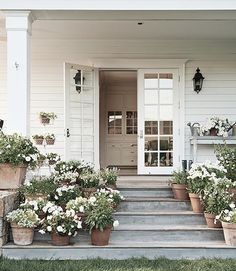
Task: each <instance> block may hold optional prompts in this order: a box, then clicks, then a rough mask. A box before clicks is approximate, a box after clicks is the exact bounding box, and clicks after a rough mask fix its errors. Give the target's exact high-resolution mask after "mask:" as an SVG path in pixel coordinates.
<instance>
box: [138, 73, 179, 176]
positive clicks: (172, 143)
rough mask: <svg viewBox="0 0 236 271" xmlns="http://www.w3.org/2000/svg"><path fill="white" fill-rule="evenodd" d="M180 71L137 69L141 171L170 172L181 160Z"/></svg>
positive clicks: (147, 172)
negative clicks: (179, 146) (179, 145)
mask: <svg viewBox="0 0 236 271" xmlns="http://www.w3.org/2000/svg"><path fill="white" fill-rule="evenodd" d="M178 104H179V98H178V70H177V69H176V70H175V69H158V70H156V69H151V70H150V69H145V70H139V71H138V129H139V131H138V174H171V172H172V171H173V169H174V168H175V167H177V165H178V160H179V151H178V149H179V148H178V142H179V138H178V137H179V109H178Z"/></svg>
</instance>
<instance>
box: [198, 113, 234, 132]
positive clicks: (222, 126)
mask: <svg viewBox="0 0 236 271" xmlns="http://www.w3.org/2000/svg"><path fill="white" fill-rule="evenodd" d="M230 127H231V123H230V122H229V120H228V119H220V118H218V117H212V118H210V119H207V121H206V122H205V123H204V124H203V125H201V129H200V130H201V133H202V134H203V135H208V134H209V133H210V131H211V129H216V133H217V135H218V136H223V137H227V136H228V130H229V129H230Z"/></svg>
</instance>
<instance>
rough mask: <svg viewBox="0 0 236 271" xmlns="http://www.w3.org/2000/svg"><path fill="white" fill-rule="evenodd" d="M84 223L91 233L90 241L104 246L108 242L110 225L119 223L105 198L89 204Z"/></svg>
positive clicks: (113, 225) (114, 225)
mask: <svg viewBox="0 0 236 271" xmlns="http://www.w3.org/2000/svg"><path fill="white" fill-rule="evenodd" d="M86 216H87V217H86V220H85V223H86V225H87V226H88V228H89V232H90V234H91V243H92V245H95V246H106V245H108V243H109V239H110V234H111V230H112V227H116V226H118V225H119V223H118V221H117V220H114V218H113V208H112V207H111V205H110V204H109V202H108V201H107V199H105V198H101V199H98V200H96V201H95V202H93V203H92V204H90V205H89V207H88V209H87V211H86Z"/></svg>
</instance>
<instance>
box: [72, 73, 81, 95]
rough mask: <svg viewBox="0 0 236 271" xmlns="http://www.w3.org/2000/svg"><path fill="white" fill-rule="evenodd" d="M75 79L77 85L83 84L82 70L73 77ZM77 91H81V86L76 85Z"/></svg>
mask: <svg viewBox="0 0 236 271" xmlns="http://www.w3.org/2000/svg"><path fill="white" fill-rule="evenodd" d="M73 79H74V80H75V84H76V85H81V70H78V71H77V73H76V75H75V77H73ZM76 91H78V93H80V92H81V87H79V86H76Z"/></svg>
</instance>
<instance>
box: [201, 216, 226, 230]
mask: <svg viewBox="0 0 236 271" xmlns="http://www.w3.org/2000/svg"><path fill="white" fill-rule="evenodd" d="M204 216H205V219H206V223H207V227H208V228H222V224H221V222H220V221H219V220H216V223H215V218H216V216H215V215H213V214H208V213H206V212H204Z"/></svg>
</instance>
